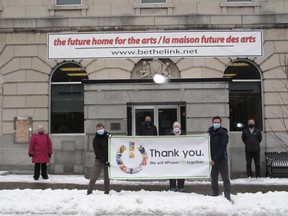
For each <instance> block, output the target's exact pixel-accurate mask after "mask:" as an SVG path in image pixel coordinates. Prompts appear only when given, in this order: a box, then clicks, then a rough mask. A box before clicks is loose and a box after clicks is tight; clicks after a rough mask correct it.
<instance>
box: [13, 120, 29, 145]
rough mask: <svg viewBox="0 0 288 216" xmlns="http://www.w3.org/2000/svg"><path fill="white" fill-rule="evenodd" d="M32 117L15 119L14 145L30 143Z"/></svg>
mask: <svg viewBox="0 0 288 216" xmlns="http://www.w3.org/2000/svg"><path fill="white" fill-rule="evenodd" d="M31 133H32V117H14V143H29V142H30V137H31Z"/></svg>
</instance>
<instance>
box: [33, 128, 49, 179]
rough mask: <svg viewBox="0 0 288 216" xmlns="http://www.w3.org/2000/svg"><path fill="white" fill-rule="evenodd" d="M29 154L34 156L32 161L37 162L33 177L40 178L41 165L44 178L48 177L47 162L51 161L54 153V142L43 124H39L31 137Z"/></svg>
mask: <svg viewBox="0 0 288 216" xmlns="http://www.w3.org/2000/svg"><path fill="white" fill-rule="evenodd" d="M28 154H29V156H30V157H32V163H35V166H34V176H33V178H34V179H35V180H38V179H39V176H40V167H41V176H42V178H43V179H48V175H47V165H46V163H48V162H49V159H50V158H51V155H52V143H51V140H50V138H49V136H48V135H47V134H44V128H43V126H42V125H39V126H38V129H37V133H36V134H33V135H32V137H31V141H30V146H29V152H28Z"/></svg>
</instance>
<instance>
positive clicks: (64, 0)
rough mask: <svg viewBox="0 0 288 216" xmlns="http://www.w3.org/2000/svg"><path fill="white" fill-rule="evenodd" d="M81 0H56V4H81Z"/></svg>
mask: <svg viewBox="0 0 288 216" xmlns="http://www.w3.org/2000/svg"><path fill="white" fill-rule="evenodd" d="M79 4H81V0H56V5H79Z"/></svg>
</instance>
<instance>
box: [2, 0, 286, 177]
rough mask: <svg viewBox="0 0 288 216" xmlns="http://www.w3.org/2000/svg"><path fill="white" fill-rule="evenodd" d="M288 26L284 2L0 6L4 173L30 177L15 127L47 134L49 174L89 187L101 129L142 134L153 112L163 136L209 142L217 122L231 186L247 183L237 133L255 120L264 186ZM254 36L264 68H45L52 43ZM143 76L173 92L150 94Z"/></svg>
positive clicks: (282, 97)
mask: <svg viewBox="0 0 288 216" xmlns="http://www.w3.org/2000/svg"><path fill="white" fill-rule="evenodd" d="M287 20H288V2H287V1H286V0H277V1H276V0H213V1H211V0H29V1H20V0H9V1H8V0H0V83H1V91H0V93H1V94H0V97H1V100H0V102H1V103H0V110H1V112H0V113H1V115H0V134H1V135H0V169H1V170H8V171H11V172H17V173H19V172H31V171H32V169H33V168H32V164H31V161H30V158H29V157H28V154H27V151H28V144H27V140H26V141H25V138H23V137H21V133H20V135H19V128H20V129H21V128H25V127H26V128H27V127H28V128H29V129H30V131H29V132H30V133H31V132H32V131H34V130H35V129H36V128H37V126H38V125H39V124H42V125H44V127H45V128H46V129H47V132H48V133H49V134H50V136H51V139H52V141H53V147H54V154H53V156H52V161H51V163H50V165H49V172H50V173H57V174H64V173H65V174H85V175H86V176H89V173H90V172H91V167H92V165H93V160H94V153H93V150H92V138H93V135H94V133H95V126H96V124H97V123H98V122H104V124H105V125H106V129H107V130H108V131H110V132H111V133H113V134H115V135H137V125H139V124H140V123H139V122H140V121H141V118H142V117H143V115H144V114H145V113H150V114H152V115H153V116H154V123H155V124H156V125H157V126H158V127H159V130H160V131H161V135H165V133H166V130H168V128H169V127H171V124H173V121H175V120H178V121H181V123H182V125H183V127H184V129H185V130H186V131H187V133H188V134H193V133H205V132H206V131H207V128H208V127H209V126H210V125H211V118H212V117H213V116H215V115H219V116H221V117H222V118H223V125H224V127H226V128H227V129H229V135H230V142H229V155H230V170H231V174H232V176H242V175H244V174H245V154H244V145H243V143H242V141H241V130H242V129H243V127H244V125H245V124H246V122H247V119H248V118H249V117H253V118H255V119H256V121H257V123H256V125H257V127H259V128H260V129H261V130H262V132H263V141H262V143H261V151H262V153H263V154H261V157H262V158H261V162H262V170H263V175H264V174H265V172H264V169H265V161H264V152H265V151H276V150H277V151H283V150H285V149H286V143H285V140H286V139H287V126H288V125H287V124H288V122H287V117H288V116H287V112H286V111H287V109H286V108H287V93H288V89H287V81H288V79H287V78H288V77H287V72H288V61H287V59H288V58H287V51H286V50H287V48H286V47H287V45H288V40H287V38H288V31H287V26H288V21H287ZM254 29H258V30H262V32H263V51H264V52H263V56H260V57H259V56H258V57H250V56H239V57H238V56H233V57H229V56H228V57H211V56H207V57H198V58H193V57H191V58H188V57H173V58H156V59H154V58H94V59H65V60H63V59H57V60H51V59H48V58H47V55H48V54H47V48H48V45H47V34H49V33H64V32H65V33H75V32H80V33H81V32H85V33H94V32H96V33H99V32H100V33H105V32H106V33H108V32H109V33H111V32H112V33H113V34H117V33H118V32H129V33H131V35H133V32H165V31H170V32H176V33H177V32H178V31H210V30H213V31H221V30H233V31H237V30H240V31H245V30H254ZM146 69H148V71H150V72H151V71H159V70H161V71H163V73H166V75H167V77H168V78H169V79H171V80H173V79H175V82H171V83H169V84H167V85H160V84H155V83H153V82H151V80H150V79H151V78H152V77H150V75H149V74H146V73H145V71H146ZM83 79H84V80H86V81H83V82H82V80H83ZM139 80H145V81H139ZM176 81H177V82H176ZM20 132H21V131H20ZM17 139H18V140H17ZM23 139H24V140H23ZM19 140H20V141H19Z"/></svg>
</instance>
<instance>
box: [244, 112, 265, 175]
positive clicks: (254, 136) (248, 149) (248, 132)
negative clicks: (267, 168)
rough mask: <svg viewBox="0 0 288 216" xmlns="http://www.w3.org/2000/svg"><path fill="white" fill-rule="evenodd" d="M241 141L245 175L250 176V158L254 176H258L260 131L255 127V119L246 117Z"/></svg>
mask: <svg viewBox="0 0 288 216" xmlns="http://www.w3.org/2000/svg"><path fill="white" fill-rule="evenodd" d="M242 141H243V143H244V144H245V156H246V172H247V177H250V178H251V177H252V169H251V164H252V159H253V160H254V163H255V171H256V178H260V143H261V141H262V133H261V131H260V130H259V129H258V128H256V127H255V119H253V118H251V119H248V128H245V129H244V130H243V132H242Z"/></svg>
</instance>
